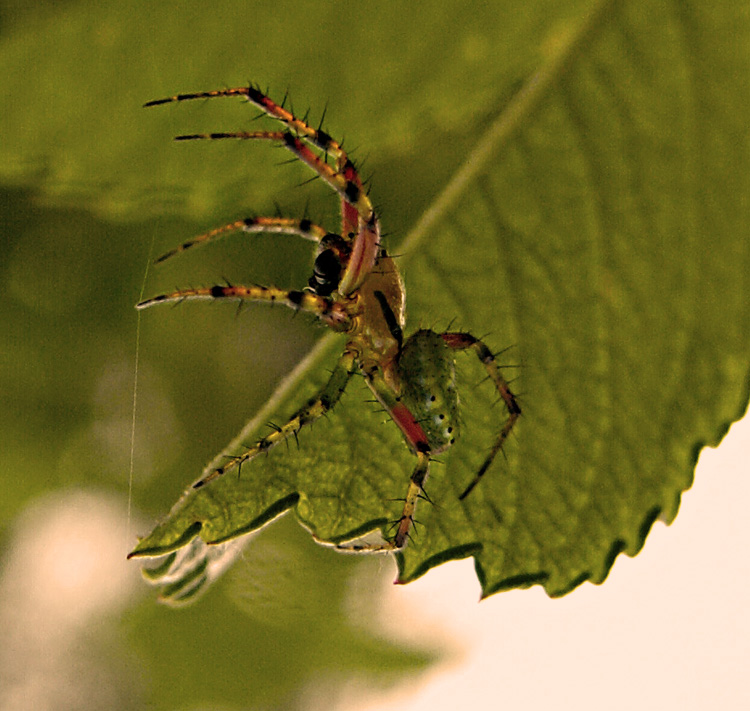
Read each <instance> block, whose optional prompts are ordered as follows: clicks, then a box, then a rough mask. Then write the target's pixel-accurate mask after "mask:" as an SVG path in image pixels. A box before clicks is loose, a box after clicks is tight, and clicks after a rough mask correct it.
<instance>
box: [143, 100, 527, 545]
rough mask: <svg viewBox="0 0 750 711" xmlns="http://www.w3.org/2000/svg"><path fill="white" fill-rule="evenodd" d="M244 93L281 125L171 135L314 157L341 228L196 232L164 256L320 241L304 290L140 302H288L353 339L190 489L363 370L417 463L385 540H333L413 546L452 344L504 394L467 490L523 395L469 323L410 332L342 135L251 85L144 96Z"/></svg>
mask: <svg viewBox="0 0 750 711" xmlns="http://www.w3.org/2000/svg"><path fill="white" fill-rule="evenodd" d="M232 96H238V97H244V98H245V99H246V100H248V101H249V102H250V103H252V104H254V105H255V106H256V107H258V108H259V109H260V110H261V111H262V112H264V113H265V114H267V115H268V116H270V117H271V118H273V119H275V120H277V121H278V122H279V123H280V124H281V127H280V130H276V131H269V130H260V131H236V132H231V133H207V134H191V135H185V136H177V137H176V139H175V140H180V141H183V140H201V139H206V140H218V139H232V138H233V139H247V140H256V141H269V142H271V143H273V144H276V145H281V146H283V147H284V148H286V149H287V150H289V151H291V153H293V154H294V156H296V158H298V159H299V160H301V161H302V162H303V163H305V164H306V165H308V166H309V167H310V168H311V169H312V170H313V171H314V172H315V173H316V174H317V176H319V177H320V178H322V179H323V180H324V181H325V182H326V183H328V185H329V186H330V187H331V188H333V190H335V191H336V193H337V194H338V196H339V199H340V202H341V231H340V232H338V233H333V232H328V231H327V230H326V229H324V228H323V227H321V226H320V225H317V224H314V223H313V222H311V221H310V220H308V219H304V218H303V219H293V218H286V217H249V218H247V219H244V220H238V221H236V222H232V223H229V224H227V225H223V226H221V227H217V228H216V229H213V230H211V231H209V232H206V233H204V234H202V235H199V236H197V237H194V238H193V239H191V240H189V241H187V242H185V243H183V244H182V245H180V246H179V247H177V248H175V249H172V250H171V251H169V252H167V253H166V254H164V255H163V256H161V257H159V259H157V260H156V261H157V262H162V261H164V260H165V259H168V258H170V257H172V256H174V255H176V254H179V253H182V252H184V251H185V250H187V249H190V248H192V247H194V246H197V245H200V244H205V243H207V242H209V241H212V240H214V239H216V238H218V237H220V236H222V235H224V234H226V233H230V232H236V231H244V232H248V233H260V232H265V233H276V234H282V235H292V236H299V237H302V238H305V239H308V240H311V241H313V242H316V243H317V254H316V257H315V261H314V264H313V273H312V276H311V277H310V279H309V281H308V284H307V286H306V287H305V288H304V289H302V290H286V289H278V288H274V287H266V286H234V285H225V286H210V287H204V288H191V289H181V290H179V291H174V292H171V293H165V294H161V295H159V296H155V297H152V298H150V299H147V300H146V301H142V302H141V303H139V304H138V305H137V308H139V309H143V308H148V307H150V306H154V305H156V304H164V303H168V302H178V301H183V300H185V299H213V300H219V299H235V300H244V301H257V302H270V303H274V302H277V303H282V304H285V305H286V306H288V307H290V308H291V309H294V310H296V311H303V312H305V313H308V314H311V315H312V316H314V317H316V318H317V319H320V321H322V322H323V323H324V324H325V325H326V326H328V327H329V328H331V329H332V330H333V331H337V332H340V333H345V334H346V335H347V342H346V346H345V347H344V351H343V353H342V355H341V356H340V357H339V359H338V362H337V364H336V366H335V367H334V369H333V371H332V373H331V376H330V378H329V380H328V382H327V384H326V385H325V386H324V387H323V388H322V390H321V391H320V392H319V394H318V395H317V396H316V397H314V398H312V399H311V400H310V401H309V402H307V403H306V404H305V405H304V406H303V407H302V408H301V409H299V410H298V411H297V412H296V413H295V414H294V415H293V416H292V417H291V418H290V419H289V421H288V422H287V423H286V424H284V425H283V426H281V427H277V428H275V429H274V430H273V431H272V432H270V433H269V434H268V435H266V436H265V437H263V438H261V439H260V440H258V441H257V442H256V443H255V444H254V445H253V446H251V447H249V448H248V449H247V450H246V451H244V452H243V453H242V454H240V455H237V456H235V457H232V458H231V459H229V460H228V461H227V463H225V464H224V465H223V466H220V467H218V468H214V469H212V470H210V471H209V472H208V473H205V475H204V476H203V477H202V478H201V479H199V480H198V481H197V482H196V483H195V484H193V487H194V488H196V489H199V488H201V487H203V486H206V485H207V484H209V483H210V482H211V481H213V480H215V479H217V478H218V477H221V476H223V475H224V474H226V473H227V472H228V471H229V470H230V469H234V468H237V467H240V466H241V465H242V464H243V463H245V462H248V461H249V460H251V459H253V458H254V457H256V456H257V455H259V454H261V453H262V452H266V451H268V450H269V449H271V448H272V447H274V446H275V445H277V444H279V443H280V442H283V441H285V440H287V439H289V438H290V437H295V438H296V436H297V433H298V432H299V431H300V430H301V429H302V428H303V427H305V426H306V425H309V424H310V423H312V422H314V421H315V420H317V419H319V418H320V417H321V416H323V415H325V414H326V413H327V412H328V411H330V410H331V408H333V407H334V406H335V405H336V403H337V402H338V401H339V398H340V397H341V394H342V392H343V391H344V388H345V387H346V385H347V383H348V381H349V379H350V378H351V376H352V375H353V374H354V373H356V372H359V373H361V374H362V375H363V376H364V378H365V381H366V382H367V384H368V385H369V387H370V389H371V390H372V392H373V394H374V395H375V398H376V399H377V400H378V401H379V402H380V404H381V405H382V406H383V408H384V409H385V411H386V412H387V413H388V415H389V416H390V418H391V420H393V422H394V423H395V424H396V425H397V426H398V428H399V429H400V430H401V433H402V434H403V436H404V439H405V440H406V444H407V445H408V447H409V449H410V450H411V452H412V453H413V454H414V456H415V457H416V465H415V467H414V470H413V471H412V474H411V478H410V480H409V483H408V486H407V489H406V495H405V497H404V499H403V501H404V506H403V511H402V513H401V516H400V517H399V519H398V520H397V521H396V522H395V523H394V528H393V529H392V531H394V532H393V534H392V537H390V538H384V539H383V540H382V541H380V542H375V543H368V542H348V543H340V544H338V545H337V546H336V548H338V549H339V550H344V551H355V552H377V551H383V552H388V551H398V550H400V549H402V548H404V546H405V545H406V544H407V542H408V540H409V535H410V530H411V527H412V524H413V522H414V514H415V511H416V508H417V503H418V500H419V499H420V498H427V497H426V494H425V493H424V487H425V481H426V479H427V476H428V473H429V466H430V460H431V459H432V458H433V457H434V456H435V455H437V454H439V453H440V452H443V451H445V450H446V449H448V448H449V447H450V446H451V445H452V444H453V443H454V442H455V440H456V438H457V437H458V434H459V415H458V408H459V398H458V392H457V389H456V376H455V357H454V352H455V351H474V353H475V354H476V356H477V357H478V358H479V361H480V362H481V364H482V366H483V367H484V369H485V370H486V372H487V374H488V376H489V379H490V380H491V381H492V382H493V383H494V385H495V388H496V389H497V392H498V393H499V395H500V398H501V399H502V401H503V402H504V404H505V409H506V413H507V414H506V417H505V420H504V422H502V423H501V425H500V427H499V431H498V433H497V435H496V437H495V440H494V443H493V445H492V447H491V449H490V451H489V454H488V455H487V456H486V458H485V460H484V462H483V463H482V465H481V466H480V467H479V470H478V471H477V472H476V474H475V476H474V478H473V479H472V481H470V482H469V484H468V485H467V486H466V488H465V489H464V491H463V493H462V494H461V495H460V497H459V498H460V499H464V498H466V496H468V495H469V493H470V492H471V491H472V489H473V488H474V487H475V486H476V485H477V484H478V483H479V481H480V479H481V478H482V476H483V475H484V473H485V472H486V471H487V470H488V469H489V467H490V465H491V464H492V462H493V460H494V459H495V457H496V455H497V453H498V452H499V451H501V449H502V447H503V443H504V442H505V440H506V439H507V437H508V435H509V433H510V431H511V430H512V429H513V426H514V425H515V423H516V421H517V420H518V418H519V417H520V415H521V408H520V407H519V405H518V402H517V399H516V397H515V396H514V395H513V393H512V392H511V390H510V387H509V385H508V382H507V381H506V380H505V378H504V377H503V375H502V373H501V372H500V368H499V367H498V365H497V363H496V361H495V357H494V355H493V354H492V352H491V351H490V349H489V348H488V347H487V346H486V345H485V344H484V343H483V342H482V341H481V340H480V339H478V338H476V337H475V336H473V335H471V334H470V333H465V332H452V331H451V332H445V333H436V332H434V331H431V330H426V329H421V330H418V331H416V332H415V333H413V334H412V335H411V336H409V337H408V338H406V339H404V335H403V329H404V324H405V317H404V308H405V293H404V286H403V282H402V280H401V276H400V274H399V271H398V269H397V268H396V265H395V263H394V261H393V258H392V257H390V256H389V255H388V253H387V252H386V250H385V249H384V248H383V246H382V245H381V242H380V222H379V218H378V215H377V214H376V212H375V210H374V209H373V205H372V203H371V202H370V199H369V197H368V195H367V192H366V191H365V189H364V188H363V184H362V180H361V178H360V176H359V173H358V172H357V169H356V168H355V166H354V164H353V163H352V161H351V160H350V159H349V157H348V156H347V154H346V153H345V151H344V150H343V148H342V146H341V144H340V143H338V142H337V141H335V140H334V139H333V138H332V137H331V136H330V135H328V133H326V132H325V131H323V130H321V129H320V128H317V129H316V128H313V127H311V126H310V125H309V124H308V123H306V121H304V120H301V119H299V118H297V117H295V116H294V115H293V114H292V112H291V111H289V110H287V109H286V108H285V107H284V102H282V103H281V104H277V103H275V102H274V101H272V100H271V99H270V98H269V97H268V96H266V95H265V94H264V93H262V92H261V91H260V90H259V89H258V88H256V87H254V86H247V87H240V88H235V89H221V90H217V91H204V92H197V93H192V94H178V95H176V96H171V97H168V98H164V99H158V100H155V101H149V102H148V103H147V104H145V106H156V105H160V104H168V103H172V102H181V101H188V100H192V99H212V98H217V97H232Z"/></svg>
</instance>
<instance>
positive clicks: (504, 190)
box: [134, 0, 750, 595]
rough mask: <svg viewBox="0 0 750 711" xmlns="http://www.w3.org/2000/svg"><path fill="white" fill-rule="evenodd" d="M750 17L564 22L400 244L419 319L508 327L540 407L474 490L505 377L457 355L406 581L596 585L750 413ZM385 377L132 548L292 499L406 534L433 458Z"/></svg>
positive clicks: (330, 533) (262, 418) (669, 14)
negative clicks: (414, 437)
mask: <svg viewBox="0 0 750 711" xmlns="http://www.w3.org/2000/svg"><path fill="white" fill-rule="evenodd" d="M748 29H749V28H748V17H747V12H746V8H745V6H744V4H742V3H739V2H734V3H732V2H729V3H723V4H722V5H721V7H712V8H707V7H704V5H702V4H701V3H679V4H677V3H675V4H665V3H659V2H655V1H654V2H648V1H645V0H644V1H643V2H600V3H595V4H593V5H592V6H591V9H590V11H588V12H587V13H585V14H581V15H580V16H579V17H577V18H576V19H574V20H571V21H569V22H568V23H567V24H564V25H560V26H559V27H558V28H557V31H556V32H554V33H553V34H552V35H551V36H549V37H548V38H547V40H548V41H547V44H546V46H545V50H546V51H543V52H542V53H541V56H540V57H539V61H538V68H537V69H536V71H534V72H529V73H527V78H526V79H525V80H524V81H523V83H522V85H521V88H520V89H519V90H518V91H516V92H515V93H513V94H512V95H511V92H510V88H509V86H508V85H506V86H508V91H507V92H505V95H506V96H508V97H510V98H509V99H508V100H507V103H505V105H504V106H502V107H499V109H498V110H496V112H497V113H496V115H497V118H495V119H494V120H490V121H489V122H488V123H486V124H485V126H486V127H485V128H484V129H483V130H482V131H479V132H477V133H476V141H475V148H474V149H473V150H472V151H471V152H470V153H469V154H468V155H467V156H466V158H465V160H464V162H463V164H462V165H461V167H460V168H458V170H457V171H455V173H454V175H453V177H452V178H451V179H450V181H449V182H448V183H447V186H446V188H445V190H443V191H442V192H441V193H440V194H439V195H438V196H437V197H436V198H435V199H433V200H432V201H431V202H430V203H429V205H428V209H427V210H426V211H425V213H424V215H423V217H422V218H421V220H420V221H419V222H418V223H417V224H416V226H415V227H414V228H413V229H412V230H411V232H410V233H409V235H408V236H407V238H406V240H405V241H404V242H403V244H402V245H400V246H399V247H398V248H397V249H396V251H397V252H399V253H401V254H403V257H402V258H401V260H400V262H399V264H400V266H401V268H402V271H403V273H404V276H405V280H406V286H407V304H408V307H407V308H408V315H409V322H410V324H411V327H412V329H413V328H414V327H417V326H420V325H425V324H427V325H430V326H433V325H434V327H435V328H442V327H447V325H448V323H450V322H453V323H454V324H455V325H454V326H453V327H454V328H455V327H459V328H461V329H465V330H470V331H472V332H474V333H475V334H477V335H480V336H482V337H485V334H489V335H487V336H486V340H487V341H488V342H489V343H490V344H491V345H492V346H493V347H494V348H495V349H497V350H499V349H501V348H505V347H508V346H512V348H511V349H510V350H509V351H508V352H506V353H505V354H504V356H503V362H504V363H506V364H509V365H511V366H513V365H520V366H521V367H520V368H519V369H518V371H516V370H510V368H508V369H507V372H508V373H511V372H512V373H514V374H515V373H516V372H517V373H518V378H517V380H516V381H515V385H514V388H515V389H517V390H519V391H520V392H521V394H522V405H523V409H524V416H523V417H522V420H521V422H520V424H519V426H518V428H517V431H516V433H515V434H516V436H515V437H514V438H512V441H511V442H510V443H509V445H508V446H507V448H506V459H505V461H502V460H501V461H499V462H497V463H496V464H495V465H494V466H493V468H492V469H491V470H490V471H489V472H488V473H487V474H486V476H485V477H484V479H483V480H482V482H481V484H480V485H479V486H478V487H477V488H476V490H475V491H474V492H473V493H472V494H471V495H470V496H469V497H468V498H467V499H466V500H465V501H463V502H459V500H458V498H457V497H458V494H459V493H460V492H461V491H462V490H463V488H464V487H465V486H466V485H467V483H468V482H469V481H471V478H472V476H473V473H474V472H475V471H476V468H477V467H478V466H479V464H480V463H481V461H482V458H483V453H484V452H485V451H486V448H487V446H489V444H490V443H491V441H492V435H493V433H494V432H495V431H496V430H497V429H498V427H499V423H500V422H501V421H502V418H503V412H502V408H501V407H500V406H498V405H497V404H496V403H495V402H494V400H495V398H494V396H493V391H492V388H491V387H490V386H489V385H487V384H486V383H485V384H483V385H480V386H476V385H475V384H476V382H477V381H479V380H480V379H481V377H482V372H481V368H479V366H478V365H477V364H476V363H473V362H472V361H471V360H470V359H468V358H467V359H466V361H465V362H462V363H461V369H462V371H463V382H462V383H461V385H462V388H461V396H462V403H463V404H462V415H463V419H464V426H463V432H464V434H463V437H462V439H461V440H460V441H459V443H457V444H456V446H455V447H453V448H452V449H451V450H449V451H448V452H447V453H445V454H444V455H441V457H440V463H435V464H433V467H432V474H431V477H430V480H429V483H428V487H427V489H428V492H429V496H430V499H431V500H432V502H433V503H432V504H431V505H430V504H425V503H423V504H422V505H421V506H420V509H419V512H418V519H419V520H420V522H421V524H422V525H421V526H420V527H419V530H418V534H417V535H415V536H414V537H413V539H412V541H411V542H410V544H409V546H408V548H407V549H406V550H405V552H404V553H403V554H399V556H398V559H399V580H400V581H401V582H408V581H410V580H413V579H414V578H416V577H418V576H420V575H422V574H423V573H425V572H426V571H427V570H428V569H429V568H430V567H432V566H434V565H436V564H438V563H440V562H442V561H445V560H448V559H451V558H460V557H466V556H469V555H471V556H473V557H474V558H475V561H476V567H477V573H478V576H479V578H480V581H481V584H482V589H483V593H484V594H485V595H489V594H492V593H493V592H497V591H499V590H505V589H509V588H513V587H525V586H528V585H531V584H535V583H539V584H541V585H543V586H544V588H545V590H546V591H547V592H548V593H549V594H551V595H561V594H564V593H566V592H568V591H570V590H572V589H573V588H574V587H576V586H577V585H579V584H580V583H581V582H583V581H584V580H591V581H593V582H597V583H599V582H601V581H603V580H604V579H605V577H606V575H607V573H608V571H609V569H610V567H611V565H612V563H613V562H614V560H615V558H616V556H617V555H618V554H619V553H620V552H626V553H628V554H629V555H634V554H635V553H637V552H638V550H639V549H640V548H641V546H642V545H643V542H644V539H645V537H646V535H647V533H648V531H649V529H650V526H651V525H652V523H653V522H654V520H656V518H658V517H661V518H662V519H663V520H665V521H667V522H670V521H671V520H672V519H673V518H674V516H675V515H676V513H677V509H678V505H679V500H680V494H681V492H682V491H683V490H685V489H686V488H688V487H689V486H690V484H691V481H692V471H693V467H694V464H695V460H696V457H697V454H698V452H699V450H700V448H701V447H702V446H703V445H704V444H709V445H715V444H717V443H718V441H719V440H720V438H721V436H722V435H723V434H724V432H725V431H726V429H727V428H728V426H729V424H730V423H731V422H732V421H733V420H734V419H736V418H737V417H739V415H740V414H741V412H742V410H743V409H744V406H745V403H746V401H747V392H748V358H747V354H748V352H750V349H749V346H750V343H749V340H750V338H749V334H750V313H748V306H747V293H746V284H747V281H746V280H747V276H746V275H747V274H748V273H749V272H750V250H749V249H748V243H747V240H746V227H747V224H748V205H750V201H748V199H747V196H748V176H749V175H750V170H748V168H750V165H749V163H750V161H749V160H748V159H749V158H750V156H749V150H748V142H747V135H748V121H747V116H748V111H747V109H748V106H747V104H748V98H747V97H748V96H750V86H748V83H749V81H748V79H749V78H750V74H749V73H748V69H750V62H749V59H750V58H749V57H748V51H749V49H750V42H748V40H749V39H750V36H749V34H748ZM492 66H494V65H491V67H490V69H489V70H488V71H489V72H490V73H491V72H492ZM170 93H171V92H170ZM475 98H476V97H475ZM458 103H461V102H458ZM417 105H418V104H417ZM479 105H484V106H485V107H486V109H487V112H488V115H491V114H492V113H495V111H491V110H490V109H491V101H490V100H488V99H480V101H479ZM173 108H174V107H173ZM181 109H184V107H181ZM468 113H469V112H468V111H464V118H466V115H467V114H468ZM357 139H358V140H360V141H362V140H366V139H367V136H357ZM427 145H429V149H430V150H431V151H433V152H440V151H441V150H442V149H443V144H442V143H441V142H439V141H428V143H427ZM201 155H203V156H205V154H204V153H202V154H201ZM384 220H385V223H386V229H388V227H389V224H388V216H387V215H386V216H385V218H384ZM148 318H149V319H152V318H158V316H157V314H156V313H155V312H154V313H149V314H148ZM185 318H190V315H189V314H188V313H187V311H186V312H185ZM342 345H343V343H342V340H341V338H337V337H326V338H324V339H322V340H321V342H320V343H319V345H318V347H317V348H316V349H315V350H314V351H313V352H312V353H311V354H310V355H309V356H308V357H307V358H306V359H305V360H304V361H303V362H302V363H301V364H300V365H299V366H298V368H297V369H296V370H295V371H294V373H293V374H292V375H291V376H290V377H289V379H288V380H287V381H286V382H285V383H283V384H282V385H281V387H280V388H279V389H278V390H277V393H276V395H275V396H274V397H273V398H272V399H271V401H270V402H269V403H268V404H267V405H266V406H265V407H264V408H263V409H262V410H261V411H260V413H258V415H257V416H256V417H255V418H253V420H252V421H251V422H250V423H249V424H248V426H247V427H246V428H245V429H244V430H243V432H242V433H241V434H240V436H239V437H238V438H237V439H236V440H235V441H234V442H233V443H232V445H231V446H230V447H229V448H228V450H227V452H225V454H226V453H230V454H231V453H233V452H236V451H239V449H241V445H242V444H243V443H247V442H252V441H253V439H254V438H257V437H258V436H260V435H261V434H262V433H263V427H264V426H265V425H264V423H265V422H267V421H268V420H269V419H271V420H272V421H273V422H282V421H283V420H284V417H288V416H289V415H290V414H291V413H292V412H293V411H294V410H295V409H296V407H298V406H299V405H300V404H301V403H302V402H303V401H304V399H305V398H306V397H309V396H310V395H311V394H313V393H314V392H315V391H316V389H317V388H319V387H320V385H321V383H322V382H324V380H325V377H326V375H327V372H328V370H329V369H330V368H331V366H332V364H333V362H335V358H336V356H337V354H338V352H340V350H341V348H342ZM459 357H460V358H461V356H459ZM462 360H463V359H462ZM369 399H370V397H369V395H368V392H367V390H366V388H365V386H364V383H363V382H361V380H360V379H355V381H354V382H353V383H351V385H350V386H349V388H348V389H347V393H346V394H345V396H344V398H343V400H342V402H341V403H340V405H339V406H338V407H337V408H336V409H335V411H334V412H333V413H331V415H330V416H329V417H328V418H326V419H325V420H323V421H321V422H318V423H316V424H315V425H314V427H313V428H312V431H308V432H303V433H302V434H301V435H300V442H299V444H300V446H299V448H296V447H295V446H293V445H292V446H290V447H289V448H285V447H283V446H281V447H278V448H276V449H275V450H273V451H272V452H270V453H269V454H268V456H267V457H261V458H258V459H256V460H255V461H253V462H252V463H251V464H250V465H249V466H246V467H244V468H243V470H242V475H241V477H240V478H239V479H237V478H236V477H232V476H226V477H224V478H223V479H221V480H218V481H216V482H215V483H213V484H211V485H210V486H207V487H205V488H203V489H201V490H198V491H195V490H188V492H187V493H186V494H185V495H184V496H183V498H182V499H181V500H180V501H179V502H178V504H177V505H176V506H175V508H174V509H173V510H172V512H171V513H170V515H169V516H168V518H167V519H165V521H164V522H162V523H161V524H160V525H159V526H157V528H156V529H155V530H154V531H153V532H152V533H151V534H150V535H148V536H147V537H146V538H144V539H143V540H141V541H140V543H139V544H138V546H137V548H136V549H135V551H134V555H139V556H153V555H159V554H164V553H167V552H169V551H172V550H175V549H178V548H180V547H181V546H183V545H184V544H185V543H186V542H187V540H188V539H190V538H191V537H192V536H193V535H194V534H195V533H197V532H198V530H199V535H200V538H201V539H202V541H204V542H205V543H218V542H223V541H227V540H231V539H232V538H234V537H236V536H239V535H241V534H243V533H246V532H249V531H252V530H254V529H256V528H258V527H259V526H262V525H263V524H264V523H267V522H268V521H269V520H270V519H272V518H273V517H274V516H276V515H278V514H279V513H281V512H282V511H283V510H285V509H287V508H293V509H294V511H295V513H296V515H297V516H298V518H299V519H300V521H301V522H302V523H303V524H304V525H305V526H307V527H308V528H309V529H310V530H311V531H312V532H313V533H314V534H315V535H316V536H317V537H319V538H321V539H324V540H329V541H340V540H344V539H346V538H348V537H351V536H352V535H355V534H360V533H363V532H365V531H367V530H369V529H372V528H373V527H383V530H384V531H387V530H388V522H389V521H392V520H394V519H395V518H397V517H398V514H399V510H400V504H399V502H398V501H397V499H398V498H399V497H402V496H403V494H404V492H405V489H406V484H407V482H408V477H409V474H410V472H411V469H412V467H413V459H412V457H411V456H410V455H409V452H408V451H407V449H406V447H405V445H404V444H403V442H402V441H401V438H400V435H399V434H398V432H397V430H396V428H395V427H394V426H392V425H391V424H390V423H385V424H384V423H383V418H384V416H383V415H382V413H378V412H376V411H375V410H374V408H373V407H371V406H365V405H363V403H364V402H365V401H367V400H369ZM217 461H218V459H217ZM198 524H200V528H199V527H198Z"/></svg>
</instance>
